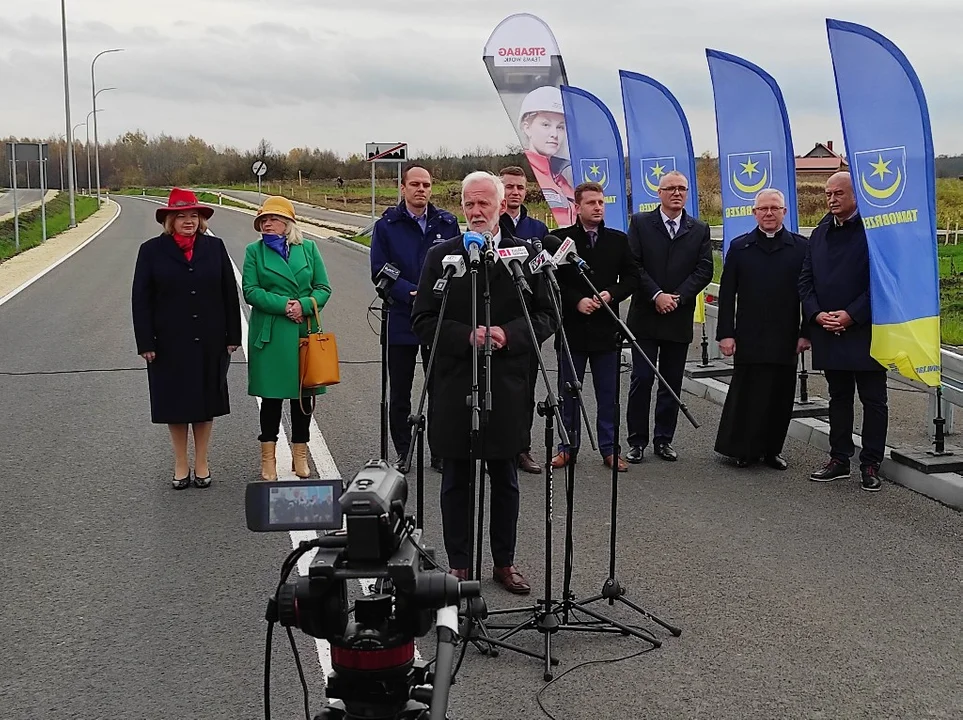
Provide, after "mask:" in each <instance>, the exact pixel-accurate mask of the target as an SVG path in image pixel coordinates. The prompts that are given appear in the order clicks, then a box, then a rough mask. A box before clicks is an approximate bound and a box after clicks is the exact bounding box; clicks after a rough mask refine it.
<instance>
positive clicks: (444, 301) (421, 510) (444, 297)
mask: <svg viewBox="0 0 963 720" xmlns="http://www.w3.org/2000/svg"><path fill="white" fill-rule="evenodd" d="M453 272H454V271H453V270H451V269H446V270H445V273H444V274H443V275H442V277H443V278H444V279H445V288H444V290H442V292H441V308H440V309H439V311H438V322H437V324H436V325H435V335H434V337H433V338H432V341H431V350H430V352H429V353H428V365H427V366H426V367H425V382H424V384H423V385H422V388H421V396H420V397H419V398H418V410H417V412H415V413H412V414H411V415H409V416H408V425H409V426H411V442H410V443H408V454H407V455H406V456H405V459H404V461H403V466H402V467H401V468H399V469H400V470H401V472H402V473H403V474H407V473H408V472H409V471H410V470H411V461H412V454H413V453H414V452H415V450H416V448H417V452H418V469H417V487H418V510H417V527H418V528H420V529H424V527H425V525H424V520H425V403H426V401H427V399H428V381H429V378H431V371H432V368H434V365H435V353H436V352H437V351H438V338H439V336H440V335H441V323H442V321H443V320H444V318H445V309H446V308H447V307H448V291H449V289H450V288H451V285H449V282H450V281H451V276H452V274H453Z"/></svg>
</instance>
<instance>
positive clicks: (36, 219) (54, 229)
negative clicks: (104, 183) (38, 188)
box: [0, 193, 97, 262]
mask: <svg viewBox="0 0 963 720" xmlns="http://www.w3.org/2000/svg"><path fill="white" fill-rule="evenodd" d="M74 210H75V212H76V216H77V222H78V223H81V222H83V221H84V220H86V219H87V218H89V217H90V216H91V215H93V214H94V213H95V212H97V198H91V197H86V196H83V195H76V196H75V204H74ZM69 227H70V197H69V195H68V194H67V193H60V194H59V195H58V196H57V197H55V198H54V199H53V200H51V201H50V202H49V203H47V239H48V240H49V239H50V238H52V237H54V236H55V235H59V234H60V233H62V232H63V231H64V230H66V229H68V228H69ZM14 232H15V230H14V219H13V218H10V219H9V220H5V221H4V222H2V223H0V262H3V261H4V260H9V259H10V258H12V257H13V256H14V255H16V254H17V249H16V244H15V242H14ZM42 242H43V227H42V223H41V217H40V208H39V207H38V208H36V209H35V210H31V211H29V212H25V213H21V214H20V252H24V251H25V250H29V249H30V248H33V247H37V246H38V245H40V244H41V243H42Z"/></svg>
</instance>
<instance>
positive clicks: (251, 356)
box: [242, 197, 331, 480]
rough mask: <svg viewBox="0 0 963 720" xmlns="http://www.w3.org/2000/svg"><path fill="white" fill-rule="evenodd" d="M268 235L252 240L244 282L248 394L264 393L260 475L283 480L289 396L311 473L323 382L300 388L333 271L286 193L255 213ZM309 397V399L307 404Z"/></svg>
mask: <svg viewBox="0 0 963 720" xmlns="http://www.w3.org/2000/svg"><path fill="white" fill-rule="evenodd" d="M254 229H255V230H257V231H258V232H259V233H261V239H260V240H258V241H257V242H254V243H251V244H250V245H248V246H247V251H246V252H245V254H244V273H243V279H242V289H243V291H244V299H245V300H246V301H247V302H248V304H250V305H251V326H250V332H249V334H248V355H247V357H248V390H247V391H248V394H249V395H253V396H255V397H259V398H262V400H261V434H260V436H259V438H258V439H259V440H260V442H261V477H262V478H264V479H265V480H277V477H278V475H277V460H276V459H275V448H276V446H277V440H278V431H279V429H280V427H281V409H282V403H283V401H284V400H286V399H287V400H290V401H291V402H290V405H291V456H292V458H293V460H294V462H293V466H292V468H291V469H292V470H293V471H294V472H295V474H296V475H297V476H298V477H302V478H306V477H308V476H309V475H310V474H311V469H310V468H309V467H308V445H307V443H308V439H309V432H310V431H309V425H310V422H311V414H310V412H305V411H304V410H302V404H303V405H304V408H305V409H307V408H309V407H310V406H311V404H312V398H311V395H314V394H319V393H323V392H324V388H318V389H316V390H305V391H304V397H303V398H302V396H301V391H300V382H299V378H300V373H299V364H298V343H299V341H300V338H303V337H306V336H307V334H308V324H309V322H310V324H311V328H312V329H315V325H316V322H315V319H314V304H313V303H312V302H311V299H312V298H314V300H316V301H317V303H318V310H319V311H320V310H321V308H323V307H324V304H325V303H326V302H327V301H328V298H329V297H331V286H330V285H328V274H327V271H326V270H325V268H324V261H323V260H322V259H321V253H320V252H319V251H318V246H317V245H315V244H314V243H313V242H310V241H309V242H304V241H303V238H302V235H301V230H300V228H298V225H297V223H296V222H295V217H294V205H293V204H292V203H291V201H290V200H288V199H287V198H283V197H269V198H267V200H265V201H264V204H263V205H262V206H261V208H260V210H258V213H257V215H256V216H255V218H254ZM302 399H303V401H304V402H303V403H302Z"/></svg>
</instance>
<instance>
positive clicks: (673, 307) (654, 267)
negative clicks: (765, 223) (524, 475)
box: [626, 171, 712, 463]
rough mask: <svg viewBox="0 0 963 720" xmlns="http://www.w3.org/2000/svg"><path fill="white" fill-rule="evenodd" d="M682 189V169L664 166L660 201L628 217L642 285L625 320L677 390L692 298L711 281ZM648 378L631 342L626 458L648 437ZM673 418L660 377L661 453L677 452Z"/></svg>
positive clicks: (703, 243)
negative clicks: (652, 208) (642, 211)
mask: <svg viewBox="0 0 963 720" xmlns="http://www.w3.org/2000/svg"><path fill="white" fill-rule="evenodd" d="M688 192H689V182H688V180H687V179H686V177H685V175H683V174H682V173H680V172H676V171H672V172H669V173H666V174H665V175H663V176H662V177H661V178H660V180H659V199H660V201H661V202H660V205H659V207H658V208H656V209H655V210H653V211H652V212H647V213H636V214H635V215H633V216H632V221H631V223H630V224H629V247H630V248H631V249H632V252H633V254H634V255H635V258H636V260H637V261H638V263H639V267H640V275H641V286H640V289H639V290H638V291H637V292H636V293H635V294H634V295H633V296H632V304H631V305H630V307H629V314H628V317H627V318H626V325H628V327H629V329H630V330H631V331H632V332H633V333H634V334H635V336H636V338H637V339H638V341H639V347H640V348H641V349H642V352H644V353H645V354H646V356H648V358H649V359H650V360H651V361H652V362H653V363H655V364H656V365H657V366H658V369H659V373H661V375H662V377H664V378H665V381H666V383H668V385H669V387H670V388H672V390H673V391H675V393H676V395H678V394H679V393H681V392H682V375H683V373H684V372H685V361H686V356H687V354H688V350H689V345H690V343H691V342H692V322H693V315H694V313H695V306H696V298H697V297H698V295H699V293H700V292H702V290H704V289H705V287H706V285H708V284H709V281H710V280H712V245H711V241H710V237H709V226H708V225H706V224H705V223H704V222H702V221H701V220H697V219H696V218H693V217H690V216H689V215H688V214H687V213H686V212H685V202H686V197H687V195H688ZM654 379H655V373H654V372H652V368H651V367H649V364H648V363H647V362H645V360H644V359H643V358H641V357H640V356H639V353H638V351H637V350H635V349H633V350H632V384H631V385H630V386H629V404H628V412H627V417H626V420H627V423H628V428H629V437H628V442H629V445H630V446H631V449H630V450H629V452H628V454H627V455H626V460H628V461H629V462H630V463H640V462H642V457H643V454H644V452H645V446H646V445H648V442H649V404H650V402H651V398H652V381H653V380H654ZM678 417H679V406H678V405H677V404H676V402H675V400H674V399H673V398H672V395H671V394H669V392H668V391H667V390H666V389H665V387H663V386H662V385H661V383H660V385H659V392H658V396H657V398H656V403H655V431H654V432H653V433H652V447H653V450H654V452H655V454H656V455H658V456H659V457H660V458H662V459H663V460H678V458H679V456H678V454H677V453H676V451H675V450H674V449H673V448H672V439H673V437H674V435H675V428H676V421H677V420H678Z"/></svg>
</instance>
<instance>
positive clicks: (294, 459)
mask: <svg viewBox="0 0 963 720" xmlns="http://www.w3.org/2000/svg"><path fill="white" fill-rule="evenodd" d="M291 469H292V470H294V474H295V475H297V476H298V477H299V478H306V477H311V468H310V467H308V445H307V443H291Z"/></svg>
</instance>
